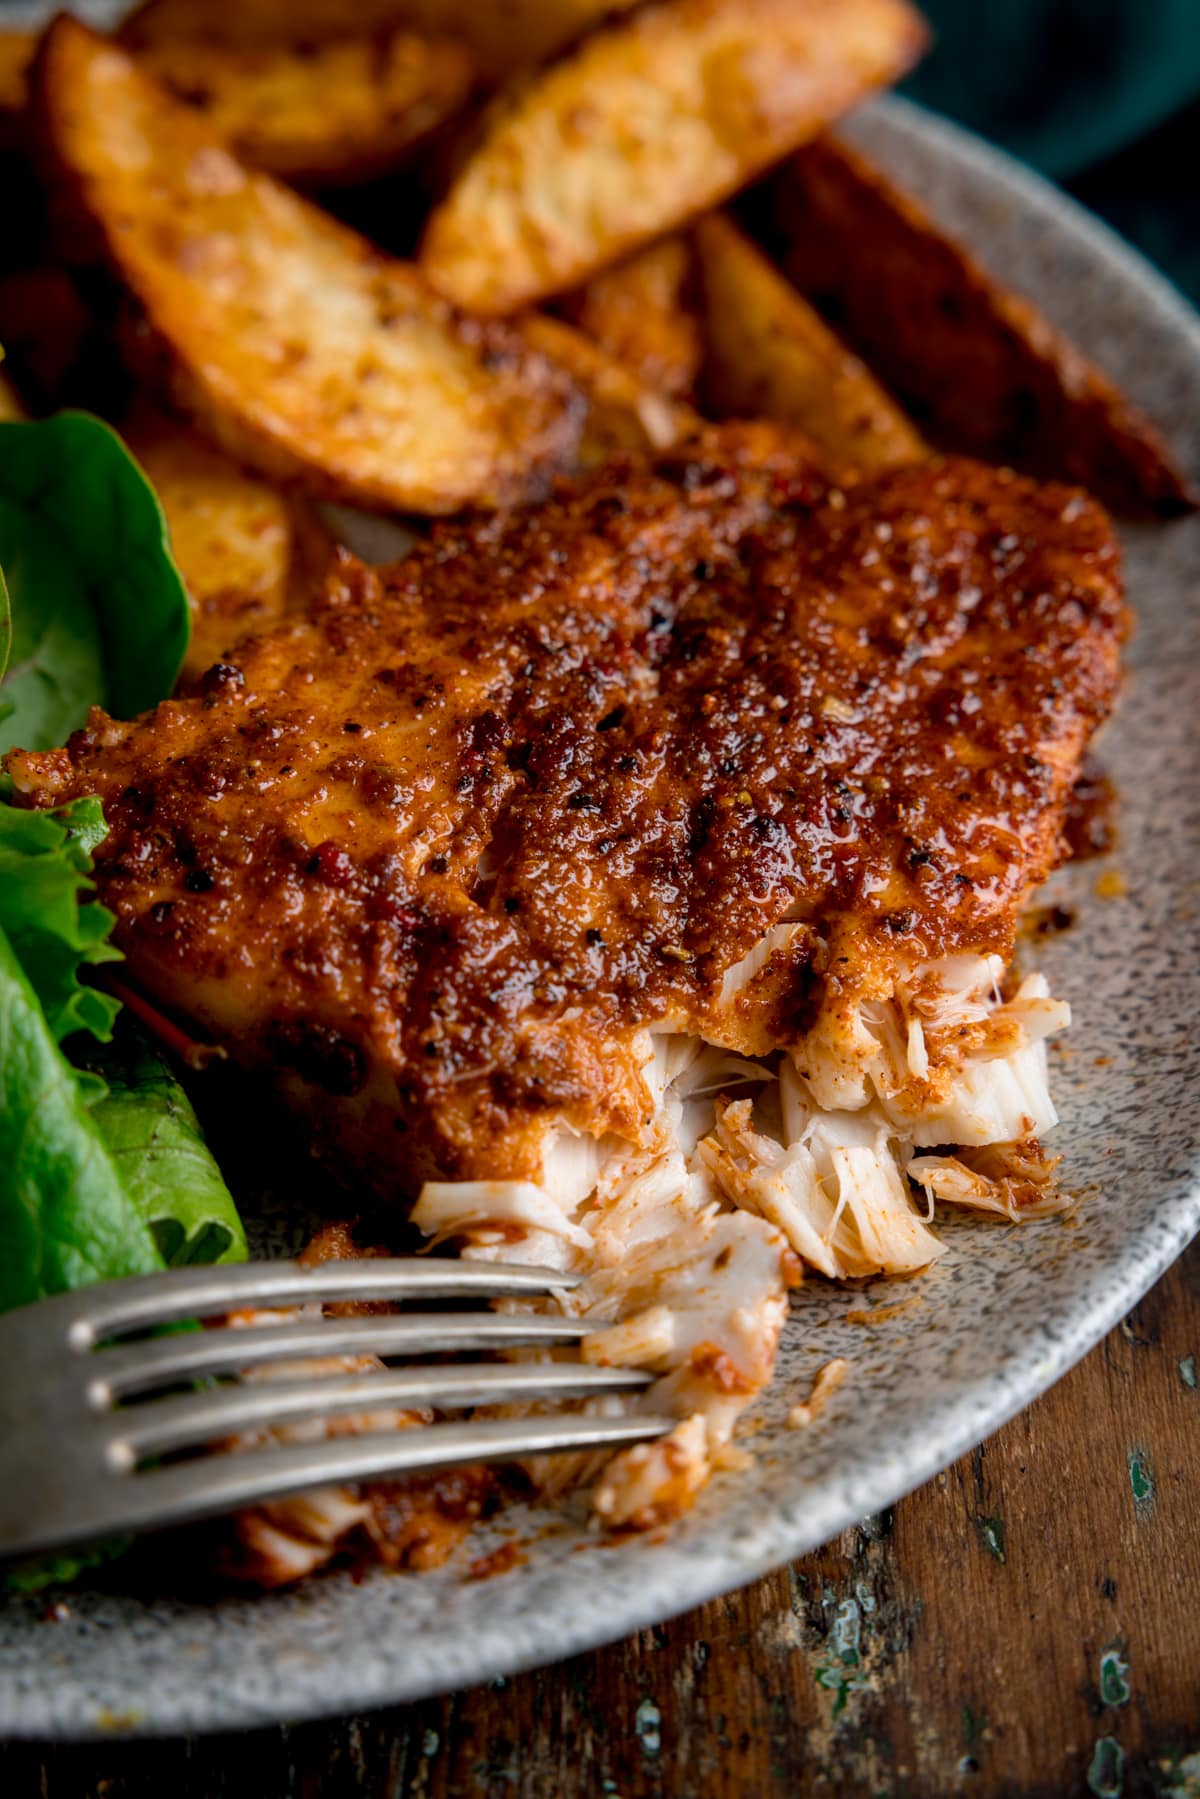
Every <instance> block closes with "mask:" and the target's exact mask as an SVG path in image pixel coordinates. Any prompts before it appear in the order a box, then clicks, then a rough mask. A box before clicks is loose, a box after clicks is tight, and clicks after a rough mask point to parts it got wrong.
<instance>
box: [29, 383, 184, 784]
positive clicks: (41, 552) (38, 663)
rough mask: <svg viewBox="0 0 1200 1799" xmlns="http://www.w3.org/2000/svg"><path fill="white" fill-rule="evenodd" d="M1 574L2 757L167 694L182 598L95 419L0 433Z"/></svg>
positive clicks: (131, 480)
mask: <svg viewBox="0 0 1200 1799" xmlns="http://www.w3.org/2000/svg"><path fill="white" fill-rule="evenodd" d="M0 566H3V569H4V572H5V575H6V577H7V581H8V588H9V595H10V599H11V629H10V631H9V632H8V633H6V636H8V637H9V638H10V639H11V643H10V658H9V666H8V672H7V674H6V675H5V677H4V684H3V687H0V749H7V748H12V747H13V746H14V745H20V746H21V747H22V748H23V749H48V748H50V747H51V746H53V745H54V744H57V743H61V742H62V741H63V740H64V739H65V738H66V737H67V736H68V735H69V734H70V732H72V731H73V730H75V729H76V728H77V727H78V726H79V725H81V724H82V723H83V721H84V718H85V717H86V715H87V710H88V707H89V706H91V705H103V706H106V707H107V708H108V710H109V711H111V712H114V713H116V714H117V715H118V716H119V717H122V718H131V717H133V716H134V714H135V713H138V712H142V711H144V710H145V709H146V708H147V707H148V706H153V705H156V704H157V702H158V701H159V700H161V699H162V698H164V696H165V695H166V694H168V693H169V692H170V690H171V688H172V686H173V685H174V682H175V679H176V677H177V675H178V673H179V669H180V665H181V663H182V661H183V656H184V652H185V650H186V649H187V644H188V634H189V630H190V622H189V613H188V604H187V595H186V593H185V591H184V586H183V581H182V579H181V578H180V574H179V570H178V569H177V568H176V567H175V564H174V562H173V560H172V558H171V554H170V550H169V548H168V546H167V535H166V525H165V522H164V520H163V515H162V510H161V508H160V506H159V504H158V500H157V499H156V497H155V494H154V490H153V488H152V487H151V486H150V484H149V482H148V481H147V480H146V477H145V476H144V475H143V473H142V471H141V469H140V468H139V467H138V465H137V463H136V462H135V461H134V459H133V457H132V456H131V455H130V454H129V451H128V450H127V449H126V448H125V446H124V444H123V443H122V442H121V439H120V438H119V437H118V436H117V434H116V432H115V431H112V430H110V429H109V427H108V426H107V425H106V424H104V423H103V422H102V421H101V420H100V419H97V418H93V417H91V416H90V414H88V413H83V412H61V413H58V414H57V415H56V416H55V417H54V418H49V419H42V420H39V421H37V422H36V423H33V424H0Z"/></svg>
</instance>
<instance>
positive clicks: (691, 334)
mask: <svg viewBox="0 0 1200 1799" xmlns="http://www.w3.org/2000/svg"><path fill="white" fill-rule="evenodd" d="M691 263H692V257H691V248H690V245H689V244H688V241H687V239H686V238H683V237H679V236H673V237H664V238H663V239H661V241H660V242H658V243H656V244H650V245H648V246H647V248H646V249H644V250H639V251H638V253H637V255H636V256H631V257H629V258H628V259H627V260H626V261H625V262H622V263H618V264H617V266H616V268H612V269H605V270H604V272H603V273H602V274H599V275H596V276H594V277H593V278H592V280H591V281H589V282H587V283H586V285H585V286H583V287H581V288H577V289H576V291H575V292H574V293H571V294H564V295H563V296H562V298H561V300H559V302H558V304H557V306H556V311H558V312H559V313H560V314H561V316H562V317H563V318H564V319H567V320H569V322H570V323H571V324H573V325H576V326H577V327H578V328H579V330H580V331H583V332H585V333H586V334H587V336H588V337H591V338H594V339H595V341H596V342H597V343H598V344H599V345H600V347H601V349H603V350H606V351H607V352H608V354H609V355H610V356H612V357H615V359H616V360H617V361H618V362H622V363H624V364H625V366H626V367H627V368H628V369H630V370H632V372H633V373H634V374H635V375H636V376H637V377H638V379H639V381H641V382H643V383H644V384H645V386H647V387H649V388H653V389H655V390H656V391H657V392H658V393H661V394H665V395H666V396H667V398H668V399H672V400H690V399H692V398H693V397H694V394H695V386H696V376H697V374H698V373H699V369H700V360H701V356H702V353H703V345H702V343H701V333H700V321H699V319H698V318H697V316H696V314H695V312H694V311H693V309H692V307H691V304H690V292H689V289H690V284H691Z"/></svg>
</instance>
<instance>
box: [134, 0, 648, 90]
mask: <svg viewBox="0 0 1200 1799" xmlns="http://www.w3.org/2000/svg"><path fill="white" fill-rule="evenodd" d="M637 4H638V0H355V4H353V5H351V4H349V0H238V4H237V5H236V6H222V5H219V4H214V0H145V4H143V5H142V6H139V7H138V8H137V9H136V10H135V11H134V12H133V13H132V14H131V16H130V18H129V19H128V20H127V21H126V23H125V25H124V26H123V28H122V32H121V35H122V38H123V39H124V41H125V42H126V43H130V44H136V45H145V44H159V43H164V42H169V41H178V40H179V39H181V38H191V39H193V40H196V39H201V40H207V41H208V42H210V43H212V42H220V43H227V44H234V43H236V44H245V45H250V44H321V43H326V42H328V41H329V40H330V39H332V38H339V37H344V36H345V35H346V34H347V33H348V32H355V33H358V32H363V33H365V34H374V33H377V32H381V31H391V30H394V29H396V28H397V27H400V26H403V27H405V28H407V29H409V30H415V31H425V32H430V33H432V34H433V35H434V36H438V37H449V38H454V39H456V40H457V41H458V42H459V43H462V44H465V45H466V46H467V48H468V49H469V50H470V51H471V52H472V53H473V54H474V56H475V57H476V58H477V59H478V61H479V63H480V65H481V66H482V68H483V69H484V70H485V71H486V73H487V74H488V75H490V76H501V75H507V74H508V73H510V72H511V71H512V70H513V69H516V68H522V67H527V66H530V65H532V64H534V63H538V62H541V61H542V60H543V59H544V58H545V57H547V56H549V55H551V54H553V52H554V51H556V50H561V49H562V47H563V45H564V44H569V43H573V42H574V41H575V39H576V38H578V37H581V36H582V35H583V33H584V32H585V31H587V30H589V29H590V28H591V27H592V26H593V25H596V24H598V23H599V22H600V21H601V20H602V19H605V18H608V17H610V16H611V15H612V14H614V13H618V12H625V11H628V9H629V8H630V7H632V6H635V5H637Z"/></svg>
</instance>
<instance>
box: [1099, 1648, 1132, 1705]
mask: <svg viewBox="0 0 1200 1799" xmlns="http://www.w3.org/2000/svg"><path fill="white" fill-rule="evenodd" d="M1128 1673H1129V1663H1128V1662H1124V1661H1122V1660H1121V1657H1120V1656H1119V1655H1118V1654H1117V1652H1116V1650H1115V1649H1106V1650H1105V1651H1104V1654H1103V1655H1102V1656H1101V1657H1100V1697H1101V1699H1102V1700H1103V1702H1104V1704H1105V1705H1124V1704H1125V1703H1126V1701H1127V1700H1128V1698H1129V1682H1128V1681H1127V1680H1126V1678H1125V1676H1126V1675H1127V1674H1128Z"/></svg>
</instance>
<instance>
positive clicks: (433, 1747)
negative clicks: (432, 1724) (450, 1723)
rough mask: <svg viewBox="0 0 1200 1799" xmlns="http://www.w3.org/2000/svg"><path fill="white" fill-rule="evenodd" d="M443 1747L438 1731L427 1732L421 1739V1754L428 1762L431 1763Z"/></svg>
mask: <svg viewBox="0 0 1200 1799" xmlns="http://www.w3.org/2000/svg"><path fill="white" fill-rule="evenodd" d="M441 1746H442V1739H441V1737H440V1736H439V1735H438V1733H437V1731H436V1730H427V1731H426V1732H425V1735H424V1736H423V1737H422V1739H421V1754H422V1755H423V1756H424V1757H425V1760H426V1761H427V1762H431V1761H432V1760H433V1758H434V1756H435V1755H436V1754H437V1752H438V1750H439V1749H440V1748H441Z"/></svg>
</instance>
